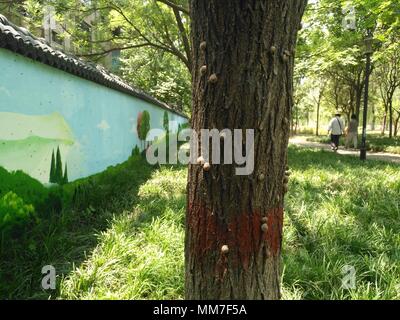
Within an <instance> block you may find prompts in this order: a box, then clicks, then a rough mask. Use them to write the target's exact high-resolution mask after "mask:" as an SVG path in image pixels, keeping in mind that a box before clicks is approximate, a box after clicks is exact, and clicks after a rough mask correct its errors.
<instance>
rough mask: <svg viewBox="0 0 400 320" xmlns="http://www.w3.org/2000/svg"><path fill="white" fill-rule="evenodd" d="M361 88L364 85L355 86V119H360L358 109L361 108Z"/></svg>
mask: <svg viewBox="0 0 400 320" xmlns="http://www.w3.org/2000/svg"><path fill="white" fill-rule="evenodd" d="M363 88H364V86H361V85H360V86H357V88H356V111H355V113H356V116H357V121H360V113H361V112H360V110H361V99H362V94H363Z"/></svg>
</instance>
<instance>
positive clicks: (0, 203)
mask: <svg viewBox="0 0 400 320" xmlns="http://www.w3.org/2000/svg"><path fill="white" fill-rule="evenodd" d="M33 218H36V216H35V208H34V207H33V205H31V204H25V202H24V200H22V198H20V197H18V196H17V195H16V194H15V193H14V192H8V193H7V194H6V195H4V196H3V197H2V198H0V230H5V229H10V228H11V227H14V226H19V225H22V224H24V223H27V222H29V221H31V220H32V219H33Z"/></svg>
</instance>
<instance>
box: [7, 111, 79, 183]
mask: <svg viewBox="0 0 400 320" xmlns="http://www.w3.org/2000/svg"><path fill="white" fill-rule="evenodd" d="M74 144H75V140H74V136H73V133H72V130H71V129H70V127H69V126H68V124H67V122H66V121H65V120H64V118H63V117H62V116H61V115H60V114H59V113H52V114H50V115H44V116H30V115H23V114H17V113H9V112H0V166H2V167H4V168H5V169H7V170H9V171H14V170H22V171H24V172H25V173H28V174H29V175H30V176H32V177H33V178H35V179H37V180H39V181H41V182H42V183H47V182H61V180H62V181H64V180H63V179H64V173H62V174H61V175H62V179H61V180H60V179H59V178H57V179H56V180H57V181H56V180H55V179H54V175H51V174H50V173H51V168H52V156H54V157H55V156H56V155H57V154H56V152H57V151H58V154H59V155H58V157H59V158H60V159H61V158H63V159H67V157H68V154H69V152H70V151H71V149H72V147H73V146H74ZM58 165H59V166H60V165H62V161H61V160H60V163H59V164H58ZM56 166H57V163H56V161H55V162H54V167H55V169H57V170H58V175H60V168H61V172H63V170H64V171H65V169H64V168H62V167H60V168H56ZM52 177H53V179H51V178H52Z"/></svg>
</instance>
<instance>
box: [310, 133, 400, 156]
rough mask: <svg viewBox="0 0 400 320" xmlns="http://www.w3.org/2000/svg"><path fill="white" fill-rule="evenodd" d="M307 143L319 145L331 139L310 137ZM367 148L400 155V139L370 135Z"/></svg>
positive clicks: (342, 141)
mask: <svg viewBox="0 0 400 320" xmlns="http://www.w3.org/2000/svg"><path fill="white" fill-rule="evenodd" d="M307 141H311V142H319V143H327V144H328V143H330V138H329V137H328V136H319V137H316V136H309V137H307ZM345 141H346V139H345V138H342V139H341V141H340V145H342V146H344V145H345ZM358 143H359V144H360V143H361V136H359V138H358ZM367 148H368V150H370V151H373V152H388V153H395V154H400V137H394V138H391V139H390V138H389V137H386V136H381V135H380V134H376V133H374V134H369V135H368V136H367Z"/></svg>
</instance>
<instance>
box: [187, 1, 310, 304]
mask: <svg viewBox="0 0 400 320" xmlns="http://www.w3.org/2000/svg"><path fill="white" fill-rule="evenodd" d="M305 4H306V1H305V0H269V1H266V0H248V1H244V0H230V1H221V0H207V1H204V0H191V16H192V41H193V55H194V57H193V63H194V66H193V73H192V74H193V116H192V127H193V129H195V130H197V131H199V130H200V129H202V128H215V129H219V130H222V129H225V128H227V129H231V130H233V129H235V128H236V129H255V170H254V174H253V175H251V176H237V175H236V174H235V168H236V166H235V165H213V164H212V165H211V169H210V170H209V171H207V172H206V171H204V170H203V168H202V166H200V165H191V166H190V168H189V181H188V204H187V216H186V248H185V260H186V281H185V290H186V298H187V299H279V298H280V289H279V283H280V263H279V262H280V251H281V239H282V224H283V196H284V193H285V183H286V181H284V179H285V167H286V163H287V145H288V139H289V131H290V117H291V108H292V105H293V96H292V95H293V94H292V93H293V65H294V50H295V45H296V36H297V32H298V30H299V28H300V20H301V17H302V14H303V12H304V8H305ZM272 47H274V48H275V49H276V50H274V48H272ZM202 66H207V72H206V73H204V68H203V69H202V71H203V72H201V71H200V69H201V67H202ZM212 74H215V75H216V76H217V79H215V78H214V80H216V81H214V82H210V81H208V80H209V77H210V76H211V75H212ZM263 224H265V226H264V227H267V228H263V229H264V232H263V231H262V225H263ZM223 246H228V247H227V248H229V252H226V251H225V252H223V250H221V248H222V247H223ZM225 248H226V247H225Z"/></svg>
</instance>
